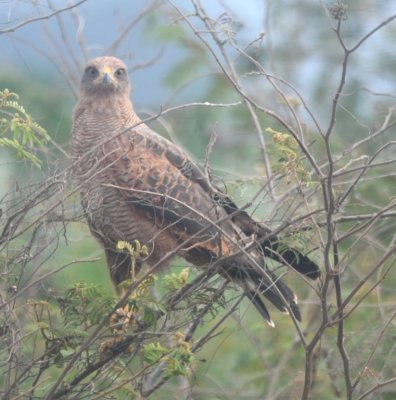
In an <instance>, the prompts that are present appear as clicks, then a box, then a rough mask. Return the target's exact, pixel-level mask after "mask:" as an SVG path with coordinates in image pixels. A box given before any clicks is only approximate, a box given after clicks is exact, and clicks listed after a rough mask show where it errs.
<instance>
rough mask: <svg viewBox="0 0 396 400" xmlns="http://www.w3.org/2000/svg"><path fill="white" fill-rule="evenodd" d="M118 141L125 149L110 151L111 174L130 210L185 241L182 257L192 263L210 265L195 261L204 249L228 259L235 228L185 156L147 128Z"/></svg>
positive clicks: (235, 237)
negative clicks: (185, 252)
mask: <svg viewBox="0 0 396 400" xmlns="http://www.w3.org/2000/svg"><path fill="white" fill-rule="evenodd" d="M119 141H120V142H119V143H118V146H120V148H122V149H126V150H125V151H124V152H123V153H122V154H121V155H120V154H119V153H117V152H112V151H111V149H108V151H107V152H108V154H110V155H111V154H113V155H112V156H111V157H112V158H113V159H112V160H111V164H112V167H111V168H110V173H111V174H112V182H114V184H115V185H116V186H117V187H118V188H119V189H120V191H121V193H122V196H123V197H124V199H125V201H126V202H127V203H128V204H129V205H130V207H132V208H133V209H134V210H137V211H138V212H140V213H141V214H142V215H144V216H145V217H146V218H147V219H149V220H151V221H152V222H153V223H155V225H156V226H157V227H158V229H159V230H161V229H164V230H167V231H169V232H171V233H172V235H173V236H174V237H175V238H177V240H178V242H179V243H182V242H184V243H185V246H184V251H185V249H186V248H188V249H189V251H188V252H187V253H188V254H187V255H186V254H183V256H184V257H186V258H189V259H190V261H192V262H193V263H195V264H202V263H204V262H207V261H208V258H207V257H206V258H205V260H199V259H198V256H200V255H202V251H205V252H207V253H209V254H211V255H213V256H214V257H216V258H218V257H221V256H228V255H231V253H232V251H233V248H235V246H234V245H233V244H232V240H230V238H232V239H233V240H237V239H238V233H237V229H236V228H235V227H234V226H233V223H232V222H231V221H230V220H229V218H228V216H227V213H226V212H225V211H224V209H223V208H222V207H220V206H219V205H218V204H217V203H216V201H214V200H213V198H212V197H211V195H210V192H209V185H208V184H207V182H206V179H205V177H204V176H203V175H202V174H198V171H199V169H198V168H197V167H195V166H194V164H193V163H192V162H191V161H189V159H188V157H187V156H186V155H185V154H184V153H183V152H182V151H181V150H180V149H179V148H178V147H176V146H174V145H173V144H172V143H170V142H168V141H166V140H165V139H163V138H162V137H161V136H159V135H158V134H156V133H155V132H153V131H152V130H150V129H149V128H148V127H146V126H140V127H139V129H138V130H136V131H134V132H133V133H131V135H130V136H129V137H127V136H124V137H122V138H120V139H119ZM111 145H112V144H109V146H111ZM194 257H196V259H194Z"/></svg>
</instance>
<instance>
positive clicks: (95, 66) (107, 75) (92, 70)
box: [81, 57, 130, 95]
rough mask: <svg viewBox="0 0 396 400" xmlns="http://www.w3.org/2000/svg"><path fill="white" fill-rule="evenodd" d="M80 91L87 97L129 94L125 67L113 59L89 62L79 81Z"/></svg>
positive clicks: (121, 62) (95, 59)
mask: <svg viewBox="0 0 396 400" xmlns="http://www.w3.org/2000/svg"><path fill="white" fill-rule="evenodd" d="M81 91H82V92H83V93H84V94H87V95H94V94H95V95H97V94H101V95H110V94H114V93H118V94H129V91H130V82H129V78H128V70H127V66H126V65H125V64H124V62H123V61H121V60H119V59H118V58H115V57H97V58H94V59H93V60H90V61H89V62H88V63H87V65H86V67H85V70H84V74H83V77H82V80H81Z"/></svg>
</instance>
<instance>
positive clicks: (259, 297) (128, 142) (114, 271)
mask: <svg viewBox="0 0 396 400" xmlns="http://www.w3.org/2000/svg"><path fill="white" fill-rule="evenodd" d="M130 89H131V86H130V81H129V78H128V72H127V67H126V65H125V63H124V62H123V61H121V60H119V59H117V58H115V57H98V58H95V59H93V60H91V61H89V62H88V64H87V66H86V68H85V71H84V73H83V77H82V80H81V89H80V98H79V100H78V103H77V105H76V107H75V110H74V118H73V131H72V155H73V160H74V163H75V175H76V179H77V182H78V185H79V189H80V192H81V203H82V207H83V209H84V212H85V215H86V218H87V221H88V225H89V227H90V230H91V232H92V234H93V235H94V236H95V237H96V238H97V239H98V240H99V242H100V243H101V244H102V246H103V248H104V251H105V254H106V260H107V264H108V267H109V270H110V275H111V278H112V280H113V282H114V284H115V285H118V284H119V283H120V282H122V281H124V280H126V279H129V278H131V256H130V254H129V253H128V252H120V251H118V250H117V249H116V245H117V243H118V241H127V242H129V243H133V242H134V241H135V240H138V241H139V242H140V243H141V244H144V245H146V246H147V247H148V249H149V254H148V255H147V257H145V258H144V259H142V260H138V265H137V267H138V268H140V266H141V264H142V263H145V264H147V265H149V266H154V265H158V266H160V265H161V264H163V263H164V262H165V261H164V260H166V259H168V258H169V257H168V256H169V254H174V255H178V256H180V257H183V258H184V259H185V260H187V261H188V262H190V263H192V264H193V265H195V266H198V267H200V268H216V271H218V272H219V273H220V274H221V275H222V276H224V277H225V278H227V279H230V280H232V281H233V282H235V283H237V284H238V285H239V286H240V287H241V288H242V290H243V291H244V293H245V295H246V296H247V297H248V298H249V299H250V300H251V301H252V303H253V304H254V305H255V306H256V308H257V309H258V311H259V312H260V314H261V315H262V316H263V318H264V319H265V320H266V321H267V322H268V323H269V324H270V325H272V326H273V325H274V324H273V322H272V320H271V317H270V315H269V312H268V309H267V307H266V305H265V304H264V301H265V299H267V300H269V301H270V302H271V303H272V304H273V305H274V306H275V307H276V308H277V309H279V310H280V311H282V312H286V313H292V314H293V315H294V317H295V318H296V319H297V320H301V315H300V311H299V308H298V306H297V298H296V296H295V295H294V293H293V292H292V291H291V290H290V289H289V288H288V287H287V286H286V284H285V283H283V282H282V280H281V279H279V277H277V276H276V275H275V273H274V272H273V271H272V270H271V269H269V268H268V267H267V266H266V263H265V258H266V257H268V258H271V259H273V260H276V261H277V262H279V263H282V264H284V265H287V266H289V267H292V268H294V269H295V270H296V271H298V272H299V273H301V274H303V275H305V276H306V277H308V278H311V279H317V278H318V277H319V275H320V271H319V268H318V266H317V265H316V264H315V263H314V262H312V261H311V260H310V259H309V258H308V257H307V256H305V255H303V254H301V253H300V252H299V251H297V250H295V249H291V248H288V247H287V246H285V245H284V244H282V243H281V242H280V241H279V238H278V237H277V236H276V235H275V234H273V233H271V231H270V230H269V229H268V228H267V227H266V226H265V225H264V224H262V223H260V222H256V221H255V220H254V219H253V218H252V217H251V216H250V215H249V214H248V213H247V212H246V211H244V210H240V209H238V207H237V206H236V204H235V203H234V202H233V201H232V200H231V199H230V198H229V197H228V196H227V195H226V194H225V193H223V192H222V191H220V190H219V189H218V188H216V187H215V186H214V185H212V183H211V182H210V181H209V180H208V179H207V177H206V175H205V174H204V173H203V172H202V171H201V170H200V169H199V167H198V166H197V165H196V164H195V163H194V162H193V161H192V160H191V159H190V158H189V157H188V156H187V154H186V153H185V152H184V151H183V150H182V149H181V148H180V147H178V146H176V145H175V144H173V143H172V142H170V141H168V140H167V139H165V138H163V137H161V136H160V135H159V134H157V133H156V132H154V131H153V130H151V129H150V128H149V127H148V126H147V125H145V124H144V123H142V122H141V120H140V119H139V117H138V116H137V114H136V113H135V111H134V109H133V105H132V103H131V100H130Z"/></svg>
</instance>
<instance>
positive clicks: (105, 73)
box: [100, 65, 114, 86]
mask: <svg viewBox="0 0 396 400" xmlns="http://www.w3.org/2000/svg"><path fill="white" fill-rule="evenodd" d="M100 78H101V79H102V82H103V83H104V84H105V85H106V86H107V85H109V84H111V83H113V81H114V78H113V70H112V69H111V68H110V67H108V66H107V65H106V66H104V67H103V69H102V71H100Z"/></svg>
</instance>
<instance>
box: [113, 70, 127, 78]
mask: <svg viewBox="0 0 396 400" xmlns="http://www.w3.org/2000/svg"><path fill="white" fill-rule="evenodd" d="M125 74H126V71H125V69H124V68H118V69H117V71H116V72H115V75H116V76H117V77H118V78H120V77H122V76H124V75H125Z"/></svg>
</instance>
